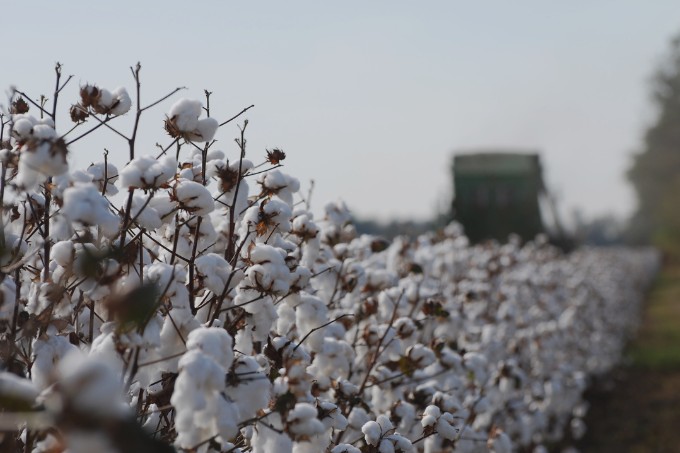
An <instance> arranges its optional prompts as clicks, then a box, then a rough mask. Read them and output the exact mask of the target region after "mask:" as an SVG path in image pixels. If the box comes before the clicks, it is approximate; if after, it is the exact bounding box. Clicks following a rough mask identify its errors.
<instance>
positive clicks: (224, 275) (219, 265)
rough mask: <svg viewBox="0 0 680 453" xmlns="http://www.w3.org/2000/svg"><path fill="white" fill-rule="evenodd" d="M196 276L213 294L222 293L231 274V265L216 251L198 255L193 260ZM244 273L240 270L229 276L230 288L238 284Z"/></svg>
mask: <svg viewBox="0 0 680 453" xmlns="http://www.w3.org/2000/svg"><path fill="white" fill-rule="evenodd" d="M195 264H196V272H197V274H198V275H197V277H198V278H199V279H201V280H202V281H203V284H204V285H205V286H206V288H208V289H209V290H210V291H212V292H213V293H214V294H222V293H223V292H224V286H225V285H226V284H227V280H229V276H230V275H231V274H232V267H231V265H230V264H229V263H227V260H225V259H224V258H222V257H221V256H220V255H218V254H216V253H208V254H206V255H203V256H201V257H198V258H197V259H196V261H195ZM243 277H244V274H243V272H242V271H240V270H239V271H237V272H235V274H234V276H233V277H231V282H229V285H230V287H231V288H233V287H235V286H236V285H238V284H239V282H240V281H241V280H243Z"/></svg>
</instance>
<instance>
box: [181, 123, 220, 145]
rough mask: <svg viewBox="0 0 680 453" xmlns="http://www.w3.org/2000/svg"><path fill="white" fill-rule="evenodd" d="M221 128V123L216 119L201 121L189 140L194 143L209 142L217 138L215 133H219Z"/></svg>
mask: <svg viewBox="0 0 680 453" xmlns="http://www.w3.org/2000/svg"><path fill="white" fill-rule="evenodd" d="M219 126H220V123H218V122H217V120H216V119H215V118H203V119H200V120H198V122H197V124H196V128H195V129H194V130H193V131H192V132H191V133H190V134H189V136H188V138H189V140H191V141H194V142H209V141H211V140H212V139H213V138H215V132H217V128H218V127H219Z"/></svg>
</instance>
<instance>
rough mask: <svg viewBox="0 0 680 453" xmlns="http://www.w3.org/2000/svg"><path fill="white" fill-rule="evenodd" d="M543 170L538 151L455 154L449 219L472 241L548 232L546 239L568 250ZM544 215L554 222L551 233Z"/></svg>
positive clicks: (530, 236) (523, 238) (529, 235)
mask: <svg viewBox="0 0 680 453" xmlns="http://www.w3.org/2000/svg"><path fill="white" fill-rule="evenodd" d="M542 173H543V172H542V169H541V162H540V159H539V156H538V154H532V153H475V154H459V155H456V156H454V159H453V181H454V200H453V206H452V208H453V218H454V219H455V220H456V221H458V222H460V223H461V224H462V225H463V227H464V228H465V233H466V235H467V236H468V238H470V240H471V241H472V242H480V241H484V240H487V239H496V240H498V241H502V242H504V241H506V240H507V239H508V236H510V235H511V234H517V235H519V236H520V237H521V238H522V240H524V241H527V240H531V239H534V238H535V237H536V236H537V235H538V234H548V236H549V237H550V239H551V242H553V243H555V244H556V245H558V246H560V247H562V248H563V249H566V248H570V247H569V243H570V241H569V240H568V238H567V237H566V235H565V233H564V230H563V228H562V225H561V222H560V221H559V217H558V214H557V209H556V208H555V203H554V200H553V198H552V197H551V196H550V194H549V193H548V191H547V190H546V188H545V184H544V183H543V174H542ZM542 206H543V207H544V208H543V209H542ZM545 211H549V212H545ZM547 217H551V220H552V223H553V225H552V228H550V231H549V230H548V229H547V228H546V224H545V222H544V219H546V218H547Z"/></svg>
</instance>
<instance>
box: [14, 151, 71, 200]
mask: <svg viewBox="0 0 680 453" xmlns="http://www.w3.org/2000/svg"><path fill="white" fill-rule="evenodd" d="M67 153H68V150H67V149H66V144H65V143H64V141H63V140H61V139H58V140H56V141H51V140H36V141H30V142H29V143H27V144H26V145H25V146H23V147H22V148H21V153H20V154H19V173H18V175H17V181H16V182H17V185H19V186H20V187H25V188H27V189H32V188H33V187H34V186H35V185H36V184H37V183H38V182H39V181H40V180H43V179H45V178H44V176H57V175H61V174H62V173H66V172H67V171H68V163H67V162H66V154H67Z"/></svg>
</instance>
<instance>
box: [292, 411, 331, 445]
mask: <svg viewBox="0 0 680 453" xmlns="http://www.w3.org/2000/svg"><path fill="white" fill-rule="evenodd" d="M316 416H317V411H316V407H314V406H312V405H311V404H309V403H297V404H296V405H295V408H294V409H293V410H292V411H290V412H289V413H288V428H289V430H290V433H291V434H293V435H294V436H297V437H302V436H305V437H309V436H314V435H317V434H321V433H323V432H324V431H325V429H326V428H325V427H324V425H323V423H321V421H319V420H318V419H317V418H316Z"/></svg>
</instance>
